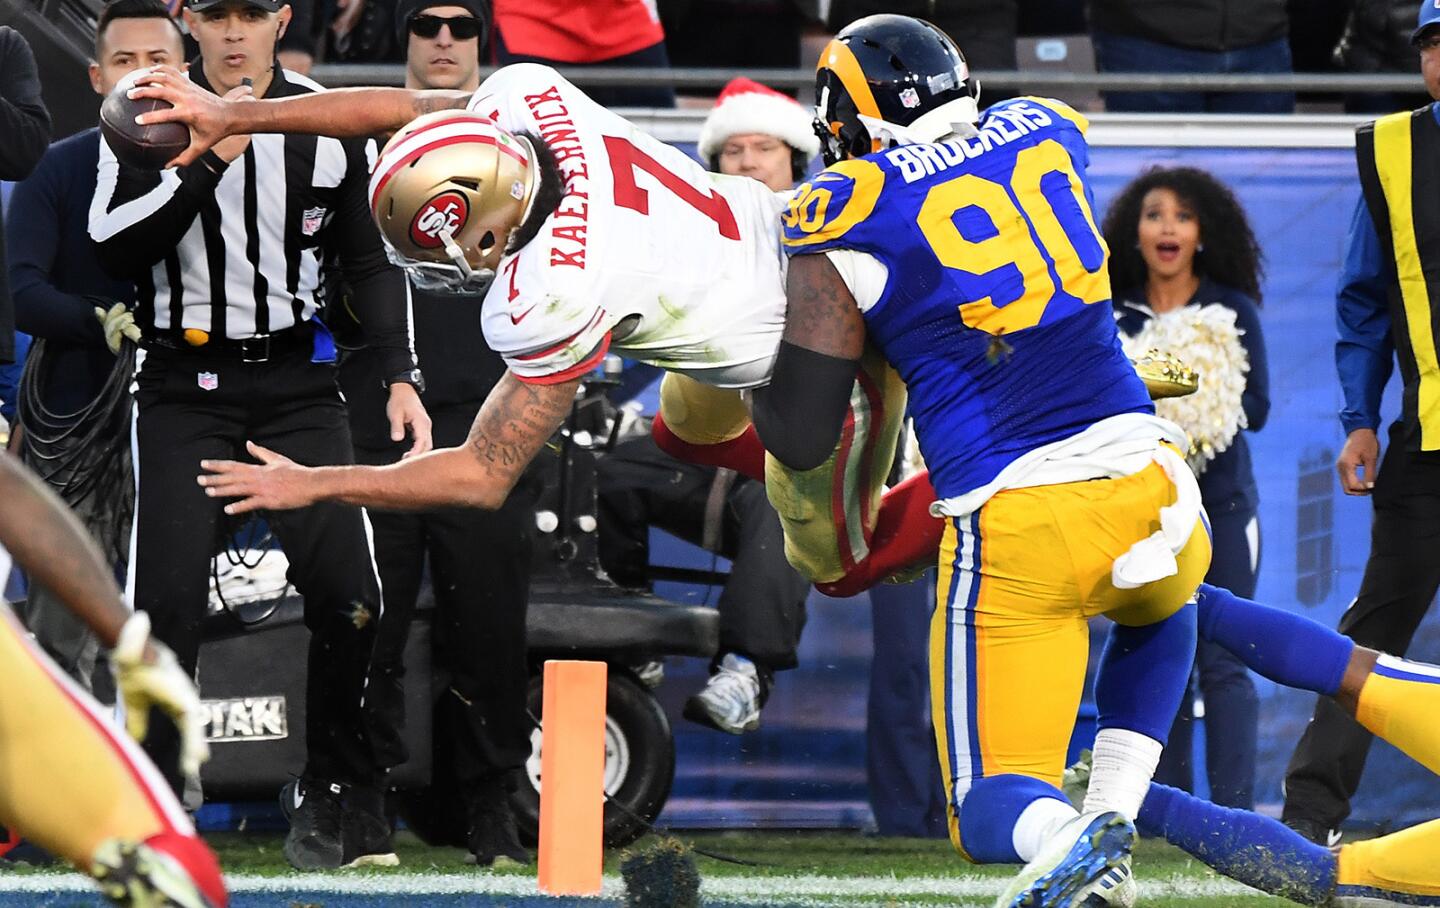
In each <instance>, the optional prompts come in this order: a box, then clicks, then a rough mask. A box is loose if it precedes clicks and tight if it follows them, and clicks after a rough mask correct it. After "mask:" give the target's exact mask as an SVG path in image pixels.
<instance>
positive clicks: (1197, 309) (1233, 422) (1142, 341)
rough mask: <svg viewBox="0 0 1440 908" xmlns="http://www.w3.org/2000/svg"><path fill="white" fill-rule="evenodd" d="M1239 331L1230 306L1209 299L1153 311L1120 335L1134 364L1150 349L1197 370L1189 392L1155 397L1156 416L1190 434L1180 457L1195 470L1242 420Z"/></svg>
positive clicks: (1246, 361) (1243, 369)
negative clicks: (1132, 330) (1132, 331)
mask: <svg viewBox="0 0 1440 908" xmlns="http://www.w3.org/2000/svg"><path fill="white" fill-rule="evenodd" d="M1241 334H1242V331H1241V329H1240V328H1238V327H1237V326H1236V324H1235V310H1233V309H1231V308H1229V307H1228V306H1222V305H1220V304H1219V303H1212V304H1210V305H1207V306H1184V307H1181V308H1179V309H1176V310H1174V311H1171V312H1166V313H1163V314H1160V315H1157V316H1155V317H1154V318H1152V319H1150V320H1149V321H1147V322H1146V323H1145V326H1144V327H1143V328H1141V329H1140V331H1139V332H1138V333H1137V334H1135V335H1134V336H1132V337H1124V338H1122V343H1123V344H1124V347H1125V352H1126V355H1128V356H1129V357H1130V358H1131V359H1132V360H1135V361H1136V362H1137V370H1138V362H1139V361H1140V360H1142V359H1143V358H1144V357H1145V356H1146V355H1147V354H1149V353H1151V352H1152V351H1153V352H1158V353H1159V354H1161V355H1168V356H1170V357H1172V358H1175V359H1177V360H1178V361H1183V364H1185V365H1188V366H1189V367H1190V368H1191V369H1193V371H1194V372H1196V373H1198V382H1197V384H1198V387H1197V388H1196V391H1195V393H1194V394H1190V395H1188V396H1184V397H1170V398H1167V399H1164V400H1157V401H1156V402H1155V412H1156V413H1157V414H1158V415H1159V416H1162V417H1164V418H1165V419H1168V420H1170V421H1171V422H1174V423H1176V424H1178V425H1179V426H1180V427H1181V428H1182V429H1184V430H1185V431H1186V432H1187V433H1188V434H1189V435H1190V451H1189V452H1188V453H1187V455H1186V457H1185V459H1186V460H1187V461H1188V462H1189V463H1190V468H1191V469H1193V470H1194V471H1195V473H1196V474H1197V475H1198V474H1200V473H1203V472H1204V471H1205V468H1206V467H1207V466H1208V465H1209V463H1210V461H1211V460H1213V459H1214V458H1215V456H1216V455H1217V454H1220V453H1221V452H1223V451H1225V450H1226V449H1227V448H1229V447H1230V444H1231V442H1233V441H1234V440H1235V436H1236V434H1238V433H1239V432H1240V430H1241V429H1243V428H1245V427H1246V425H1248V423H1247V422H1246V419H1245V408H1244V406H1243V404H1242V399H1243V397H1244V394H1245V376H1246V375H1247V374H1248V373H1249V371H1250V357H1249V355H1248V354H1247V353H1246V352H1245V347H1244V346H1243V345H1242V344H1241V343H1240V335H1241ZM1147 384H1148V383H1147Z"/></svg>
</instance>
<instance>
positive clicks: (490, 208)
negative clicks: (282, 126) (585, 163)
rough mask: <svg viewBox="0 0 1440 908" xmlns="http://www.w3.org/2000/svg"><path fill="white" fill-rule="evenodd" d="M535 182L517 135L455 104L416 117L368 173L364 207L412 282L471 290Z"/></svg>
mask: <svg viewBox="0 0 1440 908" xmlns="http://www.w3.org/2000/svg"><path fill="white" fill-rule="evenodd" d="M538 182H539V176H538V167H537V165H536V162H535V150H534V148H532V147H531V145H530V142H529V141H528V140H526V139H525V137H523V136H516V135H511V134H510V133H508V132H506V131H505V130H503V129H501V128H500V127H499V126H497V125H496V124H495V122H494V121H492V120H490V119H488V118H486V117H482V116H480V115H478V114H474V113H470V112H468V111H461V110H448V111H440V112H438V113H431V114H426V115H424V116H422V117H416V118H415V119H414V120H412V121H410V123H408V124H407V125H406V126H405V127H404V128H403V129H401V130H400V131H399V132H397V133H395V135H394V136H393V137H392V138H391V139H390V141H389V142H387V143H386V144H385V148H384V149H383V150H382V151H381V152H380V158H379V160H377V161H376V162H375V170H374V172H373V173H372V174H371V175H370V210H371V212H372V213H374V215H375V223H376V224H378V225H379V227H380V235H381V236H382V237H384V239H385V247H386V251H387V253H388V254H389V256H390V261H392V262H394V263H395V264H397V265H399V266H401V267H402V268H404V269H405V270H406V272H407V273H408V274H409V276H410V279H411V280H412V281H413V282H414V283H415V285H416V286H417V287H422V288H425V289H431V290H451V291H464V290H477V289H480V288H481V287H482V286H483V285H484V284H485V282H486V281H487V280H488V279H489V278H490V277H491V276H493V274H494V272H495V268H496V266H497V265H498V264H499V263H500V258H501V256H503V255H504V254H505V251H506V245H507V243H508V242H509V239H510V235H511V234H512V233H513V232H514V231H515V228H517V227H519V226H520V224H521V222H522V221H524V219H525V216H526V215H527V214H528V213H529V210H530V203H531V201H532V200H533V199H534V197H535V188H536V184H537V183H538Z"/></svg>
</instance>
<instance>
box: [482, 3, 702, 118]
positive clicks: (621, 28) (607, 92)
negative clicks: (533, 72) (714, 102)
mask: <svg viewBox="0 0 1440 908" xmlns="http://www.w3.org/2000/svg"><path fill="white" fill-rule="evenodd" d="M494 7H495V31H496V35H495V53H496V57H497V59H498V61H499V62H500V63H501V64H505V63H520V62H525V61H529V62H534V63H548V64H551V65H552V66H607V67H609V66H634V67H642V68H656V69H668V68H669V67H670V58H669V56H668V55H667V54H666V51H665V30H664V28H662V27H661V25H660V19H659V17H658V16H657V15H656V12H655V3H654V2H653V0H495V2H494ZM581 87H582V88H583V89H585V93H586V94H587V95H589V96H590V97H591V98H593V99H595V102H596V103H598V104H601V105H604V106H605V107H674V106H675V90H674V89H673V88H671V87H669V86H655V85H637V86H624V87H619V86H602V85H586V84H583V82H582V84H581Z"/></svg>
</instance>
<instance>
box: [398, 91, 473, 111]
mask: <svg viewBox="0 0 1440 908" xmlns="http://www.w3.org/2000/svg"><path fill="white" fill-rule="evenodd" d="M469 101H470V95H469V93H467V92H459V91H422V92H417V93H416V94H415V97H414V101H413V102H412V106H413V107H414V110H415V116H417V117H422V116H424V115H425V114H430V113H435V112H436V111H437V110H463V109H464V108H465V105H466V104H468V103H469Z"/></svg>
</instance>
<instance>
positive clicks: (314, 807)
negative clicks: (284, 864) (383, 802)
mask: <svg viewBox="0 0 1440 908" xmlns="http://www.w3.org/2000/svg"><path fill="white" fill-rule="evenodd" d="M344 792H345V789H344V786H342V785H340V783H338V782H320V781H318V780H314V779H296V780H295V781H294V782H291V783H289V784H288V785H286V786H285V787H284V788H282V789H280V810H281V812H282V813H284V814H285V817H286V818H287V819H288V820H289V821H290V832H289V833H287V834H286V836H285V847H284V849H283V851H284V852H285V860H287V861H289V862H290V866H291V867H294V868H295V869H296V870H334V869H335V868H336V867H339V866H340V865H341V864H342V863H343V859H344V856H345V846H344V840H343V836H342V835H341V819H342V816H343V806H342V798H343V797H344Z"/></svg>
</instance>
